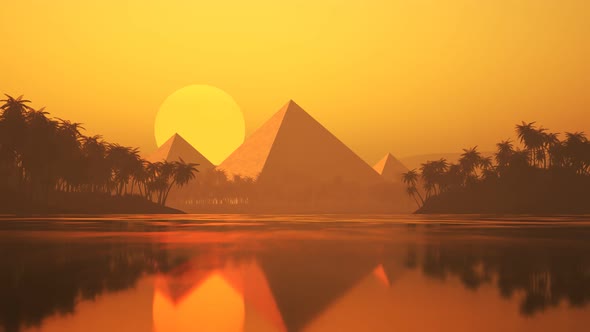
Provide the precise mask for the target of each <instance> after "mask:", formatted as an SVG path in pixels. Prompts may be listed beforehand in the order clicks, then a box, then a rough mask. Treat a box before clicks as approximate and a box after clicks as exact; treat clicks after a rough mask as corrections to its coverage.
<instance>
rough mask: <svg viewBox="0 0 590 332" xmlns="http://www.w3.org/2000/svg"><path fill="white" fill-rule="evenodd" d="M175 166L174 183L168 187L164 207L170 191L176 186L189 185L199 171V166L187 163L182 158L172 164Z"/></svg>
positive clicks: (171, 182)
mask: <svg viewBox="0 0 590 332" xmlns="http://www.w3.org/2000/svg"><path fill="white" fill-rule="evenodd" d="M172 165H174V169H173V171H172V176H171V178H172V181H170V184H169V185H168V189H167V190H166V194H165V195H164V198H163V199H162V205H166V200H168V194H170V190H171V189H172V187H173V186H174V185H176V186H178V187H179V188H180V187H183V186H184V185H186V184H187V183H189V182H190V181H191V180H192V179H194V178H195V176H196V173H197V172H198V171H199V170H198V169H197V166H199V164H194V163H186V162H185V161H184V160H183V159H182V158H179V161H175V162H174V163H172Z"/></svg>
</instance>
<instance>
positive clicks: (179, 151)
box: [146, 134, 215, 172]
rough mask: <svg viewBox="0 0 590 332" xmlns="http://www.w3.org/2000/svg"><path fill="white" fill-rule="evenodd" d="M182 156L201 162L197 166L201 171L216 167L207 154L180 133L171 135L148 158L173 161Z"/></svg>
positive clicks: (153, 160)
mask: <svg viewBox="0 0 590 332" xmlns="http://www.w3.org/2000/svg"><path fill="white" fill-rule="evenodd" d="M180 158H182V160H184V161H185V162H187V163H195V164H199V166H198V167H197V168H198V169H199V171H201V172H202V171H204V170H207V169H212V168H214V167H215V166H214V165H213V164H212V163H211V162H210V161H209V160H208V159H207V158H205V156H203V155H202V154H201V153H199V151H197V150H196V149H195V148H194V147H193V146H192V145H190V143H189V142H187V141H186V140H185V139H184V138H182V137H181V136H180V135H178V134H174V135H173V136H172V137H170V138H169V139H168V140H167V141H166V142H165V143H164V144H162V146H160V147H159V148H158V149H157V150H156V151H155V152H154V153H152V154H151V155H150V156H149V157H148V158H146V159H147V160H148V161H150V162H158V161H164V160H165V161H169V162H172V161H178V160H179V159H180Z"/></svg>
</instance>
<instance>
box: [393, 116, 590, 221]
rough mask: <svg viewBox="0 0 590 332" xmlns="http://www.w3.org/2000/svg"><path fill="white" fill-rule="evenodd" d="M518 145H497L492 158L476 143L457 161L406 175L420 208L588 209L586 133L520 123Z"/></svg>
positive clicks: (589, 160)
mask: <svg viewBox="0 0 590 332" xmlns="http://www.w3.org/2000/svg"><path fill="white" fill-rule="evenodd" d="M516 134H517V137H518V142H519V143H521V144H522V145H521V146H520V147H518V146H516V144H515V143H514V142H513V141H512V140H510V139H509V140H505V141H502V142H500V143H498V144H496V146H497V151H496V152H495V154H494V155H493V156H491V157H484V156H482V154H481V153H480V152H479V151H478V149H477V146H475V147H472V148H469V149H464V150H463V153H462V154H461V157H460V159H459V161H458V162H457V163H449V162H448V161H447V160H446V159H444V158H443V159H440V160H434V161H427V162H425V163H424V164H422V166H421V167H420V169H419V170H416V169H414V170H411V171H409V172H407V173H404V174H403V182H404V183H405V184H406V185H407V193H408V195H410V196H411V197H413V198H414V200H415V202H416V204H417V205H418V208H419V209H418V212H419V213H586V212H590V191H589V190H588V188H590V141H589V140H588V138H587V137H586V135H585V134H584V133H583V132H573V133H572V132H566V133H565V135H564V137H563V138H562V139H560V134H558V133H553V132H550V131H549V130H548V129H546V128H543V127H542V126H539V127H537V126H536V124H535V122H530V123H525V122H522V124H519V125H516Z"/></svg>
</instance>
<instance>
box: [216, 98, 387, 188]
mask: <svg viewBox="0 0 590 332" xmlns="http://www.w3.org/2000/svg"><path fill="white" fill-rule="evenodd" d="M218 168H219V169H221V170H223V171H225V172H226V174H227V175H228V177H232V176H234V175H240V176H244V177H251V178H254V179H257V180H258V182H259V183H265V184H275V185H285V184H287V183H297V184H307V183H330V182H334V181H347V182H355V183H359V184H375V183H380V182H382V181H383V180H382V179H381V177H380V176H379V174H378V173H377V172H375V170H373V169H372V168H371V166H369V165H368V164H367V163H366V162H365V161H363V160H362V159H361V158H360V157H359V156H357V155H356V154H355V153H354V152H353V151H352V150H351V149H350V148H348V147H347V146H346V145H345V144H344V143H342V142H341V141H340V140H338V138H336V137H335V136H334V135H333V134H332V133H330V132H329V131H328V130H327V129H326V128H324V127H323V126H322V125H321V124H320V123H319V122H318V121H316V120H315V119H314V118H312V117H311V116H310V115H309V114H308V113H307V112H305V111H304V110H303V109H302V108H301V107H299V105H297V104H296V103H295V102H294V101H292V100H291V101H289V102H288V103H287V104H286V105H285V106H283V107H282V108H281V109H280V110H279V111H278V112H277V113H276V114H275V115H274V116H272V117H271V118H270V119H269V120H268V121H267V122H266V123H265V124H263V125H262V126H261V127H260V128H259V129H258V130H256V131H255V132H254V133H253V134H252V135H251V136H250V137H249V138H248V139H247V140H246V141H245V142H244V143H243V144H242V145H241V146H240V147H238V148H237V149H236V151H234V152H233V153H232V154H231V155H230V156H229V157H228V158H227V159H226V160H225V161H223V162H222V163H221V165H219V167H218Z"/></svg>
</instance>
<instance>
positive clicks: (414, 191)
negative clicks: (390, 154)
mask: <svg viewBox="0 0 590 332" xmlns="http://www.w3.org/2000/svg"><path fill="white" fill-rule="evenodd" d="M402 181H403V182H404V183H405V184H406V185H407V191H406V192H407V193H408V195H410V196H412V197H413V198H414V200H416V197H415V196H416V195H418V197H419V198H420V202H422V204H424V199H423V198H422V195H420V192H419V191H418V188H417V185H418V171H416V169H413V170H410V171H407V172H406V173H403V174H402ZM416 204H418V207H420V206H421V204H420V203H419V202H418V201H417V200H416Z"/></svg>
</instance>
